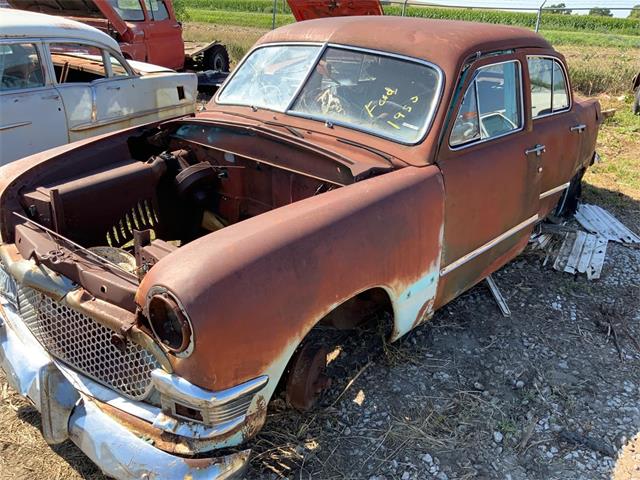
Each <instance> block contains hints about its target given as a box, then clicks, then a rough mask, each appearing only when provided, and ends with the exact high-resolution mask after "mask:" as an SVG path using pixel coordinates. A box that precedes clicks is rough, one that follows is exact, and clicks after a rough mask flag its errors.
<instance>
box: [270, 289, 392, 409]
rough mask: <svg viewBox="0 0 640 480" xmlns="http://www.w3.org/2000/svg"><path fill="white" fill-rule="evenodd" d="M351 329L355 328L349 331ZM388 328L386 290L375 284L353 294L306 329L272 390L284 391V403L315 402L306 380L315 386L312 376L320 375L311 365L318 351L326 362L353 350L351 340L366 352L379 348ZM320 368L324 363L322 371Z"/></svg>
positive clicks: (303, 404) (389, 311)
mask: <svg viewBox="0 0 640 480" xmlns="http://www.w3.org/2000/svg"><path fill="white" fill-rule="evenodd" d="M351 330H355V332H353V333H351V332H350V331H351ZM392 332H393V306H392V303H391V298H390V297H389V294H388V293H387V292H386V290H384V289H383V288H380V287H376V288H371V289H368V290H365V291H363V292H360V293H358V294H357V295H354V296H353V297H351V298H350V299H348V300H346V301H344V302H342V303H341V304H340V305H338V306H337V307H336V308H334V309H333V310H332V311H331V312H329V313H327V314H326V315H325V316H324V317H323V318H322V319H321V320H320V321H319V322H318V323H316V324H315V326H314V327H313V328H312V329H311V330H310V331H308V332H307V334H306V335H305V336H304V338H303V339H302V341H301V342H300V343H299V344H298V346H297V348H296V351H295V352H294V353H293V355H292V356H291V358H289V360H288V362H287V367H286V368H285V370H284V372H283V374H282V377H281V378H280V381H279V383H278V386H277V388H276V391H278V392H282V391H284V392H285V397H286V399H287V403H288V404H290V405H291V406H293V407H295V408H297V409H298V410H307V409H309V408H310V406H311V405H313V403H315V399H314V398H312V397H314V396H315V395H312V394H311V393H309V392H310V391H314V392H315V391H316V388H311V387H310V385H309V382H311V383H312V384H313V385H314V386H316V387H317V383H316V380H317V378H320V377H317V378H316V377H315V375H318V374H319V373H320V371H319V370H318V369H317V368H316V367H315V365H316V363H317V356H318V355H320V356H323V355H324V356H326V358H325V361H326V363H327V365H328V364H329V363H331V362H333V361H334V360H336V359H338V357H340V358H344V353H343V350H345V349H346V351H347V352H349V353H347V355H350V354H353V353H354V351H352V350H350V349H351V348H353V347H354V345H353V344H354V343H355V344H357V347H356V349H357V350H359V351H360V352H361V353H364V354H365V355H368V354H371V352H372V351H375V350H377V349H378V348H380V345H382V344H383V343H385V342H386V341H387V339H389V338H390V336H391V333H392ZM376 344H379V345H378V347H376V346H375V345H376ZM362 347H364V349H365V351H364V352H363V351H362ZM312 354H313V355H312ZM314 355H315V356H314ZM358 356H359V355H356V357H358ZM324 368H326V366H325V367H323V368H322V371H324ZM316 393H319V390H318V392H316Z"/></svg>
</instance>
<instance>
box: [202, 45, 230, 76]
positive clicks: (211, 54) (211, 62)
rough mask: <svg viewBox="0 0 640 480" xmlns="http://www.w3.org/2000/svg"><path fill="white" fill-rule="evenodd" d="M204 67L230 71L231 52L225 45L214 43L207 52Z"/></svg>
mask: <svg viewBox="0 0 640 480" xmlns="http://www.w3.org/2000/svg"><path fill="white" fill-rule="evenodd" d="M204 67H205V69H207V70H218V71H221V72H228V71H229V53H228V52H227V49H226V48H225V46H224V45H219V44H218V45H213V46H212V47H211V48H210V49H209V50H207V51H206V52H205V54H204Z"/></svg>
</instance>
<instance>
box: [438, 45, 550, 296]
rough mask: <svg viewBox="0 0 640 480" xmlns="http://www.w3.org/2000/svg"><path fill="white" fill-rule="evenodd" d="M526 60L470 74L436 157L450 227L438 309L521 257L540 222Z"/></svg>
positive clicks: (506, 60) (479, 66)
mask: <svg viewBox="0 0 640 480" xmlns="http://www.w3.org/2000/svg"><path fill="white" fill-rule="evenodd" d="M524 58H525V57H524V56H514V55H505V56H500V57H497V56H496V57H491V58H486V59H482V60H479V61H477V62H476V63H475V64H474V65H473V66H472V67H471V69H470V70H469V71H468V72H467V73H466V74H465V77H466V80H465V85H463V87H462V89H461V90H460V91H461V92H465V93H464V95H461V97H462V98H461V99H460V100H459V101H458V105H456V106H454V109H453V112H454V113H453V116H452V121H451V122H450V123H451V126H450V127H449V128H448V129H447V132H446V133H445V137H444V140H443V143H442V145H441V147H440V153H439V157H438V165H439V166H440V169H441V170H442V175H443V178H444V185H445V222H444V243H443V254H442V261H441V271H440V283H439V286H438V295H437V298H436V305H435V306H436V308H437V307H439V306H441V305H444V304H445V303H447V302H448V301H449V300H451V299H453V298H455V297H456V296H457V295H459V294H460V293H462V292H463V291H464V290H466V289H468V288H470V287H471V286H473V285H474V284H475V283H477V282H478V281H480V280H481V279H483V278H484V277H486V276H487V275H488V274H490V273H491V272H493V271H495V270H496V269H498V268H500V267H501V266H502V265H503V264H505V263H506V262H507V261H509V260H510V259H511V258H513V257H514V256H515V255H516V254H517V253H519V252H520V250H521V249H522V248H524V246H525V245H526V243H527V240H528V237H529V235H530V233H531V230H532V228H533V225H534V224H535V223H536V221H537V219H538V203H539V188H540V187H539V185H540V172H539V171H538V170H539V168H540V163H539V156H538V155H537V151H536V150H535V146H536V145H537V144H538V143H539V142H538V138H537V137H536V135H535V133H534V132H533V131H532V130H531V128H530V125H529V122H530V120H529V119H528V116H527V115H526V114H525V108H527V104H528V100H526V99H525V95H524V93H525V92H526V90H525V88H527V87H528V83H527V81H526V78H525V77H524V73H525V70H524V69H523V63H524V61H525V60H524ZM525 100H526V101H525Z"/></svg>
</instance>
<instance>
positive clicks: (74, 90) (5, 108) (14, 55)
mask: <svg viewBox="0 0 640 480" xmlns="http://www.w3.org/2000/svg"><path fill="white" fill-rule="evenodd" d="M196 96H197V78H196V76H195V75H194V74H191V73H177V72H175V71H173V70H169V69H166V68H164V67H158V66H156V65H150V64H146V63H141V62H133V61H127V60H125V58H124V57H123V56H122V53H121V51H120V47H119V46H118V44H117V42H116V41H115V40H114V39H113V38H111V37H110V36H109V35H107V34H105V33H103V32H101V31H99V30H97V29H95V28H93V27H90V26H88V25H84V24H82V23H78V22H74V21H72V20H67V19H64V18H60V17H52V16H49V15H43V14H39V13H31V12H24V11H17V10H10V9H4V8H3V9H0V165H4V164H6V163H9V162H11V161H13V160H16V159H18V158H22V157H24V156H27V155H31V154H32V153H36V152H40V151H42V150H46V149H49V148H52V147H56V146H58V145H63V144H65V143H67V142H74V141H76V140H80V139H84V138H87V137H91V136H94V135H98V134H102V133H107V132H111V131H114V130H120V129H123V128H127V127H132V126H135V125H140V124H143V123H148V122H153V121H158V120H163V119H167V118H172V117H179V116H183V115H188V114H191V113H193V112H194V110H195V101H196Z"/></svg>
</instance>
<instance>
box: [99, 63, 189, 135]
mask: <svg viewBox="0 0 640 480" xmlns="http://www.w3.org/2000/svg"><path fill="white" fill-rule="evenodd" d="M105 53H106V56H107V58H109V61H108V66H109V68H110V72H109V78H107V79H104V80H98V81H96V82H95V83H94V85H93V88H94V89H95V99H96V124H97V125H99V126H100V128H109V129H111V130H115V129H116V128H118V129H120V128H127V127H130V126H133V125H139V124H142V123H148V122H152V121H157V120H163V119H167V118H172V117H178V116H183V115H188V114H191V113H193V111H194V105H195V100H196V98H195V96H196V94H197V79H196V76H195V75H194V74H192V73H177V72H167V73H156V74H148V75H142V76H140V75H136V74H133V73H132V70H131V68H130V67H129V65H128V63H127V62H126V60H124V59H123V58H122V57H120V56H119V55H117V54H115V53H114V52H105Z"/></svg>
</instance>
